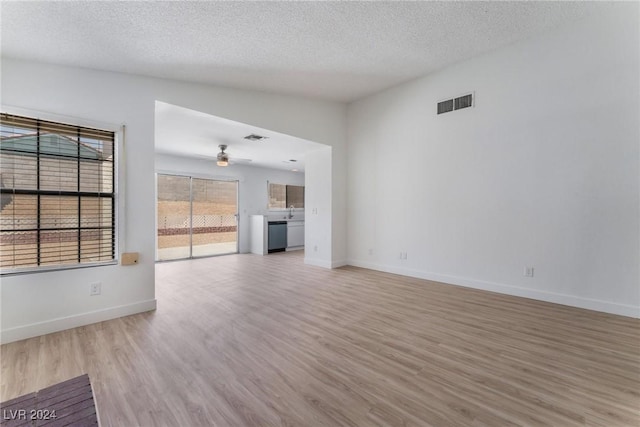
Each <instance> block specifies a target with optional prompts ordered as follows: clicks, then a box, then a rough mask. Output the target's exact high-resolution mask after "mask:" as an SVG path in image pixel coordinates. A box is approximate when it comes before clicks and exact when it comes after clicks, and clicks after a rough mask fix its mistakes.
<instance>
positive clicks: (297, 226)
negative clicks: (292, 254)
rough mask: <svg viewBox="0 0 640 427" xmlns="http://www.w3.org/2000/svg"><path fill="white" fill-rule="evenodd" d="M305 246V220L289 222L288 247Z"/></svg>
mask: <svg viewBox="0 0 640 427" xmlns="http://www.w3.org/2000/svg"><path fill="white" fill-rule="evenodd" d="M302 246H304V221H288V222H287V249H290V248H299V247H302Z"/></svg>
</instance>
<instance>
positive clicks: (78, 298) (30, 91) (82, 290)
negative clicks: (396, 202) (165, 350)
mask: <svg viewBox="0 0 640 427" xmlns="http://www.w3.org/2000/svg"><path fill="white" fill-rule="evenodd" d="M1 66H2V82H1V85H2V87H1V89H2V105H3V106H14V107H20V108H25V109H29V110H37V111H43V112H46V113H53V114H56V115H58V116H60V115H62V116H69V117H72V118H78V119H82V120H89V121H98V122H106V123H112V124H116V125H120V124H125V125H126V149H125V157H126V182H125V183H124V188H125V189H126V200H125V204H126V207H125V212H126V221H125V222H124V223H123V224H122V225H123V226H124V227H125V228H126V234H125V236H124V238H125V242H126V245H125V246H124V247H121V248H120V251H125V250H126V251H137V252H140V263H139V265H137V266H132V267H121V266H109V267H100V268H90V269H77V270H66V271H62V272H56V273H37V274H28V275H19V276H9V277H3V278H2V283H1V284H0V287H1V288H0V299H1V304H0V307H1V311H2V313H1V316H0V319H1V325H0V327H1V330H2V336H1V338H0V339H1V340H2V342H9V341H13V340H17V339H22V338H26V337H29V336H35V335H40V334H43V333H48V332H52V331H55V330H60V329H65V328H69V327H73V326H77V325H81V324H87V323H91V322H94V321H98V320H104V319H107V318H112V317H116V316H119V315H123V314H128V313H132V312H138V311H143V310H148V309H152V308H154V307H155V292H154V251H155V245H154V242H155V231H154V221H149V219H150V218H154V215H155V197H154V195H155V191H154V183H155V178H154V112H155V102H156V101H162V102H167V103H171V104H174V105H179V106H182V107H185V108H191V109H194V110H198V111H202V112H205V113H208V114H213V115H216V116H220V117H224V118H228V119H231V120H236V121H239V122H243V123H247V124H251V125H254V126H258V127H262V128H266V129H271V130H274V131H276V132H281V133H286V134H289V135H293V136H296V137H300V138H304V139H308V140H310V141H314V142H318V143H321V144H326V145H330V146H332V147H333V148H332V149H333V151H334V152H336V153H340V155H341V156H344V155H345V152H346V148H345V144H346V140H345V138H346V127H345V111H346V107H345V106H344V105H342V104H337V103H332V102H325V101H314V100H310V99H305V98H298V97H292V96H284V95H274V94H268V93H263V92H256V91H243V90H236V89H228V88H220V87H214V86H206V85H201V84H191V83H185V82H177V81H171V80H163V79H153V78H147V77H140V76H132V75H126V74H119V73H109V72H100V71H92V70H87V69H80V68H71V67H60V66H54V65H46V64H40V63H33V62H26V61H19V60H13V59H7V58H3V59H2V64H1ZM340 167H342V168H344V166H338V168H336V167H334V168H331V171H332V173H335V174H345V171H344V170H339V168H340ZM322 185H330V180H329V182H327V181H326V180H322V181H320V182H318V183H317V185H314V188H317V189H318V190H317V191H323V190H321V187H322ZM309 187H310V191H311V186H309ZM313 191H316V190H313ZM311 196H313V195H311ZM333 198H335V199H336V200H338V202H339V203H332V207H333V210H331V209H322V210H321V212H322V215H327V216H328V218H327V219H326V220H327V221H329V222H335V223H338V224H342V227H344V223H345V221H346V215H345V211H344V202H343V200H344V195H343V194H342V195H341V194H336V195H332V199H333ZM340 204H341V206H342V207H341V209H342V211H339V210H337V209H336V208H335V206H340ZM340 244H342V245H343V246H344V244H343V243H340V242H338V243H336V242H333V241H332V242H331V245H332V246H333V245H340ZM344 250H345V249H344V248H340V247H336V248H332V250H329V251H327V252H326V253H325V256H326V257H327V259H326V260H325V261H327V262H331V257H333V256H334V255H333V252H334V251H335V252H338V251H344ZM93 281H102V295H101V296H98V297H95V296H94V297H89V283H90V282H93Z"/></svg>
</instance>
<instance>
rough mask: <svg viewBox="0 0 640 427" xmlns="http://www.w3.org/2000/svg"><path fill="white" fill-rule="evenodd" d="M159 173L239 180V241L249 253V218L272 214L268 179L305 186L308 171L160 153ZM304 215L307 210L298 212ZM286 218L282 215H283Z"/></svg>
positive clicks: (157, 163)
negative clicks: (222, 164)
mask: <svg viewBox="0 0 640 427" xmlns="http://www.w3.org/2000/svg"><path fill="white" fill-rule="evenodd" d="M155 158H156V166H155V168H156V172H160V173H167V172H168V173H176V174H183V175H191V176H195V177H200V178H209V179H223V180H237V181H238V187H239V188H238V211H239V213H240V221H239V224H238V242H239V246H240V249H239V250H240V253H248V252H250V249H251V243H250V241H249V239H250V237H251V235H250V230H249V227H250V225H249V217H250V216H251V215H270V214H273V212H270V211H269V210H268V209H267V206H268V202H269V195H268V193H267V182H272V183H275V184H288V185H305V182H304V181H305V174H304V173H301V172H290V171H285V170H278V169H269V168H261V167H255V166H246V165H232V166H228V167H224V168H221V167H219V166H217V165H216V163H215V161H212V160H203V159H195V158H189V157H179V156H172V155H168V154H158V153H157V154H156V157H155ZM295 216H297V217H303V216H304V213H303V212H298V213H296V214H295ZM280 217H282V216H280Z"/></svg>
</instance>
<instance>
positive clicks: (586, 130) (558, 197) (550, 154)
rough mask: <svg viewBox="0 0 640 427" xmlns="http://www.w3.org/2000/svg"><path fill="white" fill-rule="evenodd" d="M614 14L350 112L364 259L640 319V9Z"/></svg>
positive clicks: (352, 249) (352, 252)
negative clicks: (443, 107) (462, 100)
mask: <svg viewBox="0 0 640 427" xmlns="http://www.w3.org/2000/svg"><path fill="white" fill-rule="evenodd" d="M612 9H614V12H612V13H611V14H609V15H603V16H599V17H597V19H590V20H587V21H583V22H579V23H575V24H573V25H569V26H566V27H564V28H562V29H558V30H556V31H554V32H550V33H548V34H546V35H543V36H540V37H537V38H534V39H530V40H527V41H523V42H520V43H517V44H514V45H511V46H508V47H506V48H503V49H500V50H497V51H494V52H491V53H489V54H486V55H483V56H480V57H477V58H474V59H471V60H468V61H465V62H462V63H458V64H455V65H453V66H451V67H448V68H446V69H443V70H441V71H440V72H437V73H434V74H432V75H428V76H426V77H424V78H420V79H418V80H415V81H411V82H409V83H406V84H403V85H400V86H397V87H394V88H392V89H390V90H387V91H385V92H382V93H380V94H377V95H374V96H371V97H368V98H366V99H363V100H360V101H358V102H355V103H353V104H351V105H350V106H349V108H348V141H349V148H348V168H347V171H348V256H349V263H350V264H354V265H359V266H365V267H370V268H374V269H379V270H386V271H392V272H396V273H400V274H406V275H410V276H417V277H423V278H428V279H434V280H439V281H443V282H447V283H453V284H459V285H464V286H471V287H477V288H482V289H489V290H495V291H499V292H505V293H508V294H515V295H522V296H527V297H532V298H538V299H542V300H548V301H553V302H558V303H563V304H569V305H575V306H580V307H586V308H592V309H596V310H602V311H608V312H613V313H619V314H624V315H629V316H639V315H640V272H639V267H638V265H639V260H640V252H639V243H640V235H639V227H640V222H639V221H640V219H639V218H640V212H639V207H640V200H639V194H640V188H639V176H640V174H639V141H640V131H639V117H640V108H639V93H640V86H639V76H640V70H639V65H638V63H639V60H638V57H639V52H640V50H639V40H640V38H639V32H638V21H639V20H638V4H637V3H626V4H617V5H612ZM467 91H475V93H476V106H475V108H469V109H466V110H460V111H457V112H451V113H447V114H444V115H441V116H437V115H436V114H435V112H436V103H437V101H439V100H442V99H446V98H448V97H452V96H456V95H461V94H464V93H465V92H467ZM370 251H371V253H370ZM400 252H406V253H407V259H406V260H401V259H399V253H400ZM524 266H533V267H534V268H535V276H534V277H533V278H526V277H523V268H524Z"/></svg>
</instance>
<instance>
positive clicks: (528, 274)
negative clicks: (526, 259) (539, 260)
mask: <svg viewBox="0 0 640 427" xmlns="http://www.w3.org/2000/svg"><path fill="white" fill-rule="evenodd" d="M523 276H524V277H533V267H525V268H524V271H523Z"/></svg>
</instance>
